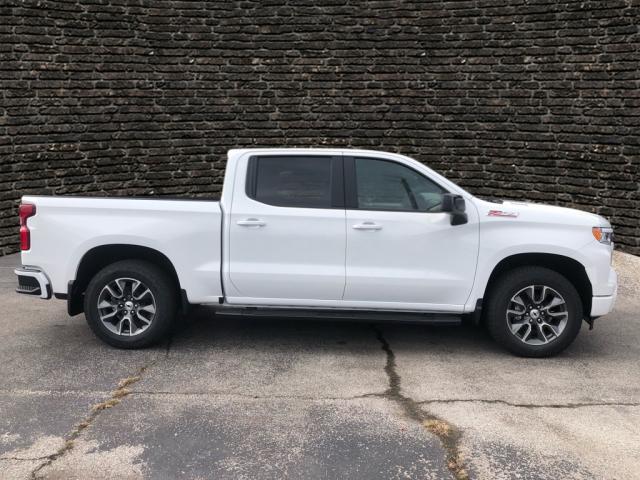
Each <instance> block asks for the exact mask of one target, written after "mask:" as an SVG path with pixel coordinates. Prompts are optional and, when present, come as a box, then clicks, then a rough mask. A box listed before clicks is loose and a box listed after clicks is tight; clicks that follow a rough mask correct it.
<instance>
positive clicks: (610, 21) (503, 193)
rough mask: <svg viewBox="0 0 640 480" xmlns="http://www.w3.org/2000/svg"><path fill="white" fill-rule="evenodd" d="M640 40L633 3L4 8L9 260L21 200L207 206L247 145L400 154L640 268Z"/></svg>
mask: <svg viewBox="0 0 640 480" xmlns="http://www.w3.org/2000/svg"><path fill="white" fill-rule="evenodd" d="M639 24H640V2H639V1H637V0H626V1H625V0H606V1H605V0H603V1H585V0H581V1H556V0H469V1H428V2H427V1H407V0H391V1H373V2H343V1H337V0H331V1H319V0H318V1H315V0H300V1H290V2H286V1H277V0H268V1H262V2H255V1H238V2H234V1H208V2H188V1H167V0H108V1H107V0H88V1H84V0H83V1H74V0H69V1H47V0H42V1H30V0H25V1H18V0H5V1H3V2H2V4H1V5H0V60H1V61H0V254H6V253H10V252H14V251H16V250H17V243H18V235H17V233H18V228H17V205H18V203H19V197H20V196H21V195H24V194H55V195H172V196H176V195H178V196H188V197H193V196H203V197H207V196H212V195H216V194H217V193H218V192H219V191H220V189H221V183H222V178H223V174H224V169H225V152H226V150H227V149H229V148H235V147H251V146H264V147H275V146H295V147H311V146H313V147H322V146H344V147H357V148H371V149H379V150H387V151H393V152H399V153H402V154H406V155H409V156H412V157H414V158H416V159H418V160H420V161H421V162H424V163H425V164H427V165H429V166H431V167H432V168H434V169H435V170H437V171H438V172H440V173H442V174H444V175H446V176H448V177H449V178H451V179H452V180H453V181H456V182H458V183H459V184H460V185H462V186H463V187H465V188H467V189H468V190H470V191H471V192H472V193H474V194H477V195H480V196H491V197H501V198H512V199H526V200H532V201H536V202H549V203H554V204H559V205H564V206H569V207H575V208H580V209H583V210H587V211H592V212H597V213H600V214H602V215H605V216H607V217H609V218H610V219H611V220H612V222H613V224H614V225H615V228H616V234H617V243H618V245H619V246H620V247H621V248H622V249H624V250H626V251H628V252H631V253H635V254H640V187H639V184H638V178H639V165H640V136H639V127H640V125H639V123H640V88H639V87H640V35H639ZM79 228H81V226H79Z"/></svg>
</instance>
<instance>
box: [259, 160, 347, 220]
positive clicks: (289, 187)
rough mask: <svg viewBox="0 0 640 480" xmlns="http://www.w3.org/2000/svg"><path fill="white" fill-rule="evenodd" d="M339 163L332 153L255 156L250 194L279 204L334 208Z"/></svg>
mask: <svg viewBox="0 0 640 480" xmlns="http://www.w3.org/2000/svg"><path fill="white" fill-rule="evenodd" d="M335 165H336V161H335V159H334V158H332V157H328V156H267V157H252V158H251V160H250V163H249V172H248V175H247V195H248V196H249V197H251V198H253V199H254V200H257V201H259V202H262V203H267V204H269V205H275V206H279V207H299V208H332V207H333V205H332V192H333V190H334V188H333V187H334V185H333V183H335V181H334V179H335V178H336V172H335V169H336V168H335ZM337 178H339V177H337Z"/></svg>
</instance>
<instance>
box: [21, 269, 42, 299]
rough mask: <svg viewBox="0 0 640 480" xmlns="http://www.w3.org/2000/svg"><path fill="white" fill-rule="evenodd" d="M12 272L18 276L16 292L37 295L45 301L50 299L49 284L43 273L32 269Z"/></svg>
mask: <svg viewBox="0 0 640 480" xmlns="http://www.w3.org/2000/svg"><path fill="white" fill-rule="evenodd" d="M13 272H14V273H15V274H16V275H17V276H18V288H16V292H18V293H22V294H24V295H38V296H39V297H40V298H44V299H45V300H46V299H49V298H51V282H49V279H48V278H47V276H46V275H45V273H44V272H42V271H41V270H39V269H37V268H32V267H21V268H16V269H15V270H14V271H13Z"/></svg>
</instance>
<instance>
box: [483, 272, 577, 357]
mask: <svg viewBox="0 0 640 480" xmlns="http://www.w3.org/2000/svg"><path fill="white" fill-rule="evenodd" d="M530 285H543V286H547V287H550V288H552V289H553V290H555V291H556V292H557V293H558V294H560V295H561V296H562V297H563V298H564V300H565V304H566V312H567V314H568V315H567V322H566V325H565V327H564V330H562V331H561V332H560V334H559V335H557V336H556V337H555V338H553V339H552V340H550V341H549V343H546V344H540V345H531V344H529V343H525V342H524V341H523V340H521V339H520V338H519V337H516V335H514V334H513V333H512V332H511V329H510V328H509V325H508V323H507V308H508V307H509V304H510V301H511V299H512V297H513V296H514V295H516V294H517V293H518V292H520V291H521V290H522V289H525V288H526V287H528V286H530ZM534 308H535V307H534ZM485 312H486V313H485V323H486V325H487V328H488V330H489V333H490V334H491V336H492V337H493V338H494V340H495V341H496V342H498V343H499V344H500V345H501V346H503V347H505V348H506V349H507V350H509V351H511V352H513V353H515V354H516V355H520V356H523V357H549V356H552V355H556V354H558V353H560V352H561V351H563V350H564V349H565V348H567V347H568V346H569V345H571V343H572V342H573V341H574V340H575V338H576V336H577V335H578V332H580V327H581V326H582V319H583V312H582V301H581V299H580V295H579V294H578V292H577V290H576V288H575V287H574V286H573V284H572V283H571V282H570V281H569V280H567V279H566V278H565V277H564V276H562V275H560V274H559V273H558V272H555V271H553V270H550V269H548V268H543V267H520V268H516V269H514V270H510V271H508V272H506V273H504V274H503V275H502V276H500V277H499V278H498V279H497V281H496V282H495V284H494V285H493V287H492V288H491V291H490V293H489V298H488V301H487V308H486V310H485ZM534 323H535V322H534ZM534 327H535V325H534ZM534 327H531V328H534ZM525 331H526V325H525ZM522 336H523V337H524V335H522Z"/></svg>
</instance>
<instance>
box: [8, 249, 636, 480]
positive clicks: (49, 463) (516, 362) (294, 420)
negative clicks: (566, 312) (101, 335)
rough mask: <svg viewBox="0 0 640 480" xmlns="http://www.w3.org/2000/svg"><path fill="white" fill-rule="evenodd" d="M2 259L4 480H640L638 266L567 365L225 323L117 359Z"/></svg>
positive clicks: (381, 329) (471, 337)
mask: <svg viewBox="0 0 640 480" xmlns="http://www.w3.org/2000/svg"><path fill="white" fill-rule="evenodd" d="M18 263H19V256H17V255H11V256H7V257H0V477H1V478H3V479H4V478H6V479H22V478H25V479H34V478H48V479H83V480H84V479H88V478H91V479H107V478H109V479H111V478H121V479H139V478H153V479H165V478H185V479H206V478H215V479H227V478H229V479H231V478H233V479H245V478H246V479H249V478H251V479H254V478H255V479H276V478H277V479H281V478H296V479H298V478H323V479H332V478H350V479H358V478H362V479H374V478H383V479H389V478H420V479H447V478H454V479H458V480H461V479H464V478H478V479H554V480H555V479H590V478H594V479H634V478H640V313H639V312H640V258H637V257H633V256H630V255H625V254H621V253H616V257H615V264H616V267H617V269H618V271H619V274H620V282H621V287H620V296H619V300H618V303H617V305H616V309H615V311H614V312H613V313H612V314H610V315H608V316H607V317H604V318H602V319H600V320H598V321H597V322H596V328H595V329H594V330H593V331H589V330H588V328H587V326H586V324H585V325H584V326H583V329H582V331H581V333H580V335H579V337H578V339H577V340H576V342H575V343H574V344H573V345H572V346H571V347H570V348H569V349H568V350H567V351H566V352H564V353H563V354H561V355H559V356H557V357H555V358H551V359H523V358H517V357H514V356H512V355H510V354H509V353H506V352H505V351H503V350H501V349H500V348H498V347H497V346H496V345H495V344H494V343H493V342H492V341H491V340H490V339H489V338H488V336H487V335H486V333H485V332H484V331H483V330H481V329H477V328H473V327H434V326H425V325H407V324H394V323H389V322H386V323H367V322H329V321H313V320H308V319H304V320H303V319H287V320H285V319H273V318H270V319H269V318H258V319H256V318H244V317H220V316H214V315H213V311H212V310H209V309H206V308H199V309H197V310H196V311H195V312H194V313H193V314H192V315H190V316H189V317H188V318H186V319H184V320H183V321H182V325H181V326H180V328H179V329H178V331H177V332H176V333H175V334H174V335H173V336H172V338H171V339H170V340H169V341H167V342H165V343H164V344H163V345H160V346H158V347H156V348H152V349H147V350H138V351H124V350H116V349H113V348H111V347H109V346H107V345H104V344H102V343H101V342H100V341H99V340H97V339H96V338H95V337H94V336H93V335H92V333H91V332H90V330H89V328H88V327H87V325H86V324H85V321H84V317H83V316H82V315H80V316H76V317H69V316H68V315H67V313H66V305H65V302H63V301H43V300H40V299H37V298H29V297H26V296H21V295H17V294H15V293H14V287H15V279H14V275H13V266H15V265H17V264H18Z"/></svg>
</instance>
